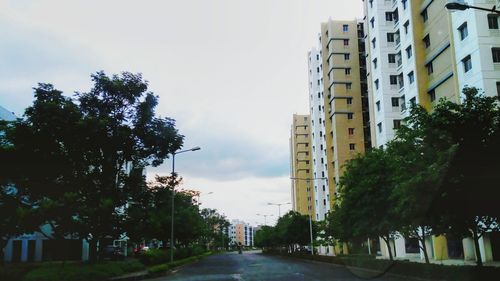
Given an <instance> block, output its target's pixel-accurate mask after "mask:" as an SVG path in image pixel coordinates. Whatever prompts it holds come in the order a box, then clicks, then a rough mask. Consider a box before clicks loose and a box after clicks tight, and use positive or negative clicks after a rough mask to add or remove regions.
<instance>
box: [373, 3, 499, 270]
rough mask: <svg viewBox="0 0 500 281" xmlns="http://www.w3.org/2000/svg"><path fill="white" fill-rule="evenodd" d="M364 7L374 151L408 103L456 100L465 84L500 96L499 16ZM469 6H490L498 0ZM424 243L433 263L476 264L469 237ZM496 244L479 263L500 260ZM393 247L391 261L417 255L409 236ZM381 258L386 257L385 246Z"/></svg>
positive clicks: (438, 7)
mask: <svg viewBox="0 0 500 281" xmlns="http://www.w3.org/2000/svg"><path fill="white" fill-rule="evenodd" d="M363 2H364V8H365V13H364V14H365V18H364V19H365V26H366V40H365V41H366V50H367V57H366V61H367V66H368V67H367V70H368V71H367V81H368V92H369V103H370V119H371V120H372V126H371V128H372V130H371V131H372V132H371V139H372V142H373V146H374V147H383V146H384V145H385V144H386V143H387V142H389V141H391V140H392V139H393V138H394V135H395V130H396V129H397V128H398V127H399V126H400V124H401V122H402V119H404V118H405V117H407V116H408V114H409V108H410V106H411V105H412V104H420V105H422V106H424V107H425V108H427V109H428V110H432V106H433V105H434V104H435V103H436V102H437V101H438V100H439V99H440V98H446V99H448V100H451V101H454V102H460V101H461V90H462V88H463V87H464V86H475V87H478V88H480V89H482V90H484V91H485V93H486V94H487V95H497V94H498V93H499V92H500V31H499V22H498V16H497V15H492V14H489V13H488V12H484V11H475V10H467V11H460V12H450V11H448V10H447V9H446V8H445V4H446V1H445V0H363ZM467 2H468V4H470V5H474V6H481V7H485V8H488V9H491V7H492V6H494V5H495V4H496V5H497V7H498V2H499V1H495V0H472V1H467ZM426 243H427V248H428V251H429V256H430V257H432V258H433V259H434V260H444V259H461V260H463V259H465V260H473V259H475V254H474V247H473V244H472V240H471V239H463V240H458V239H451V238H450V237H448V239H447V238H446V237H444V236H440V237H430V238H429V239H428V241H427V242H426ZM495 243H496V244H499V245H498V246H497V247H498V248H500V238H499V237H493V236H490V235H485V237H484V238H482V240H481V242H480V248H481V255H482V257H483V260H484V261H492V260H493V259H500V253H498V251H497V257H495V254H494V253H495V252H494V251H493V250H494V249H495V248H496V247H492V244H495ZM380 244H381V245H384V243H380ZM392 247H393V253H395V256H396V257H397V258H416V259H422V258H423V253H422V252H421V251H420V250H419V249H418V242H417V241H416V240H415V239H408V238H407V239H405V238H403V237H401V238H397V239H395V241H393V246H392ZM492 248H493V250H492ZM381 254H382V255H384V256H387V249H386V248H385V247H382V249H381Z"/></svg>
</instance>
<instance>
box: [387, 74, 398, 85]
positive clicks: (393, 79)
mask: <svg viewBox="0 0 500 281" xmlns="http://www.w3.org/2000/svg"><path fill="white" fill-rule="evenodd" d="M389 81H390V83H391V85H397V84H398V76H397V75H391V76H389Z"/></svg>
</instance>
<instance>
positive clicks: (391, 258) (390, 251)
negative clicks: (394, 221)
mask: <svg viewBox="0 0 500 281" xmlns="http://www.w3.org/2000/svg"><path fill="white" fill-rule="evenodd" d="M382 239H383V240H384V241H385V244H386V245H387V251H389V259H390V260H391V261H392V260H394V258H393V257H392V249H391V240H390V239H389V236H388V237H387V238H385V237H382Z"/></svg>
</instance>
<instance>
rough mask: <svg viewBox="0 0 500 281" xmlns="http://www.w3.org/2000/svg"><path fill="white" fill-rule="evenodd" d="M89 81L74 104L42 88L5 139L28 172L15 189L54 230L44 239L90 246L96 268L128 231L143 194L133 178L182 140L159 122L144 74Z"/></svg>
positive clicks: (165, 120)
mask: <svg viewBox="0 0 500 281" xmlns="http://www.w3.org/2000/svg"><path fill="white" fill-rule="evenodd" d="M91 78H92V81H93V83H94V86H93V87H92V89H91V90H90V91H89V92H87V93H77V94H76V96H75V99H74V100H73V99H70V98H67V97H64V96H63V95H62V92H60V91H58V90H55V89H54V87H53V86H52V85H50V84H40V85H39V87H37V88H35V101H34V103H33V106H31V107H29V108H28V109H27V110H26V112H25V118H24V119H23V120H21V121H19V122H16V124H15V125H14V126H13V128H11V129H9V130H7V132H6V137H7V139H8V141H9V142H10V143H11V144H12V146H13V147H14V150H15V154H16V158H17V159H18V161H17V163H16V164H17V165H19V166H22V167H23V170H24V172H23V175H22V176H21V177H19V178H18V179H16V181H15V182H14V184H15V186H16V188H17V189H18V190H19V192H20V193H21V194H22V195H23V196H24V197H23V198H27V199H28V200H29V202H30V204H31V206H32V208H35V209H36V210H37V211H38V215H39V217H42V218H44V220H45V222H46V223H48V224H50V225H51V226H52V230H53V232H52V233H49V234H47V236H50V237H54V238H62V237H68V236H71V237H75V238H76V237H78V238H83V239H87V240H88V241H89V244H90V253H91V260H92V261H95V260H96V259H97V256H98V253H97V244H98V242H99V241H102V240H103V238H104V237H106V236H112V237H116V236H117V235H118V234H120V233H122V232H123V229H122V223H123V220H124V218H125V210H126V206H127V202H129V201H131V200H132V201H133V200H134V198H132V195H136V194H137V193H138V192H137V191H135V189H142V188H143V184H140V181H137V180H136V181H129V180H128V179H129V177H130V176H131V175H130V173H129V172H130V171H131V170H132V169H143V168H145V167H146V166H148V165H153V166H156V165H159V164H161V163H162V162H163V160H164V159H165V158H167V157H168V155H169V154H170V153H172V152H173V151H175V150H177V149H178V148H180V147H181V146H182V142H183V136H181V135H179V134H178V132H177V129H176V128H175V122H174V121H173V120H172V119H169V118H159V117H156V116H155V113H154V109H155V107H156V105H157V103H158V98H157V97H156V96H155V95H153V94H152V93H151V92H148V89H147V88H148V83H147V82H146V81H144V80H143V78H142V76H141V75H140V74H132V73H128V72H124V73H122V74H121V75H114V76H111V77H110V76H107V75H106V74H105V73H104V72H98V73H96V74H93V75H92V76H91Z"/></svg>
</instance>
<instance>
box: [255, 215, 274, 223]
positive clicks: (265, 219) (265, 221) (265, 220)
mask: <svg viewBox="0 0 500 281" xmlns="http://www.w3.org/2000/svg"><path fill="white" fill-rule="evenodd" d="M257 216H261V217H264V225H267V217H272V216H273V215H262V214H257Z"/></svg>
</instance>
